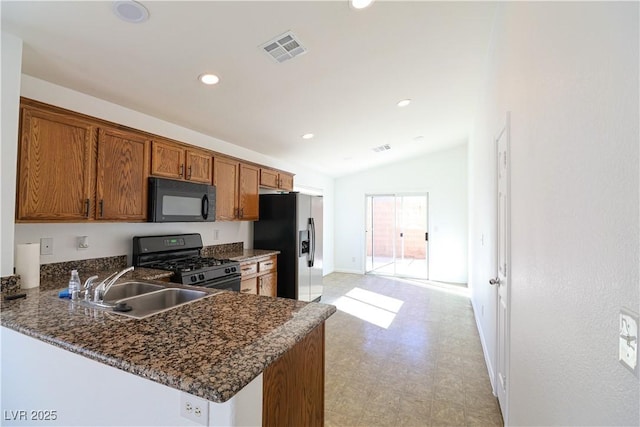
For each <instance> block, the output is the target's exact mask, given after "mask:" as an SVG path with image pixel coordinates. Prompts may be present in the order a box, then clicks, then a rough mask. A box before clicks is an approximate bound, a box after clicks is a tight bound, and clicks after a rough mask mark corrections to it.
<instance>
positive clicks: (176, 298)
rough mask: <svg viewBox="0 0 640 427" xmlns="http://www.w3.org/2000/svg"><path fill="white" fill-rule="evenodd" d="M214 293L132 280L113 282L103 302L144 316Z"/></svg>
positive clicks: (110, 306)
mask: <svg viewBox="0 0 640 427" xmlns="http://www.w3.org/2000/svg"><path fill="white" fill-rule="evenodd" d="M211 295H213V294H211V293H208V292H205V291H199V290H195V289H185V288H173V287H168V286H164V285H159V284H156V283H148V282H139V281H135V282H134V281H131V282H123V283H118V284H115V285H113V286H111V287H110V288H109V290H108V291H107V292H106V293H105V294H104V298H103V304H101V306H102V307H103V308H107V309H110V308H112V309H113V312H115V313H118V314H122V315H124V316H128V317H133V318H136V319H142V318H145V317H148V316H151V315H153V314H158V313H162V312H164V311H167V310H171V309H173V308H176V307H179V306H181V305H184V304H187V303H190V302H193V301H197V300H199V299H202V298H206V297H208V296H211ZM90 304H91V303H90Z"/></svg>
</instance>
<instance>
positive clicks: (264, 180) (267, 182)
mask: <svg viewBox="0 0 640 427" xmlns="http://www.w3.org/2000/svg"><path fill="white" fill-rule="evenodd" d="M260 186H262V187H268V188H276V189H280V190H286V191H293V175H291V174H288V173H285V172H279V171H277V170H274V169H268V168H260Z"/></svg>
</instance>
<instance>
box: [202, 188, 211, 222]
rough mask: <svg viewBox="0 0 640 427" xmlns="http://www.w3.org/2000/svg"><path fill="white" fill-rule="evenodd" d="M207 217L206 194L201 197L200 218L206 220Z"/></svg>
mask: <svg viewBox="0 0 640 427" xmlns="http://www.w3.org/2000/svg"><path fill="white" fill-rule="evenodd" d="M208 217H209V196H207V195H206V194H205V195H204V196H202V218H203V219H207V218H208Z"/></svg>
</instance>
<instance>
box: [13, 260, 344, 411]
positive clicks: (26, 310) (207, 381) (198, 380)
mask: <svg viewBox="0 0 640 427" xmlns="http://www.w3.org/2000/svg"><path fill="white" fill-rule="evenodd" d="M135 271H137V272H138V273H142V269H139V270H138V269H137V270H134V272H135ZM165 285H166V283H165ZM174 285H175V286H178V287H182V286H181V285H176V284H171V286H174ZM198 289H200V290H202V288H198ZM207 291H208V292H210V293H212V296H210V297H207V298H203V299H200V300H197V301H194V302H192V303H189V304H186V305H183V306H180V307H177V308H175V309H172V310H169V311H165V312H163V313H159V314H156V315H153V316H150V317H148V318H145V319H139V320H136V319H131V318H128V317H124V316H121V315H118V314H116V313H113V312H109V311H105V310H101V309H96V308H87V307H86V306H83V305H81V304H79V303H77V302H73V301H70V300H67V299H59V298H58V297H57V294H58V290H48V291H46V290H41V289H39V288H35V289H26V290H23V292H25V293H27V298H26V299H25V298H23V299H18V300H13V301H5V300H2V305H1V309H0V324H1V325H2V326H4V327H7V328H10V329H13V330H15V331H18V332H21V333H23V334H25V335H28V336H31V337H34V338H36V339H39V340H41V341H44V342H47V343H50V344H53V345H55V346H58V347H61V348H63V349H66V350H68V351H71V352H74V353H78V354H80V355H83V356H85V357H88V358H90V359H93V360H96V361H99V362H101V363H104V364H106V365H109V366H113V367H116V368H119V369H122V370H124V371H126V372H129V373H131V374H134V375H138V376H141V377H144V378H147V379H150V380H152V381H156V382H158V383H160V384H164V385H167V386H169V387H173V388H176V389H178V390H181V391H185V392H187V393H191V394H193V395H196V396H199V397H202V398H204V399H207V400H209V401H213V402H225V401H227V400H228V399H230V398H231V397H233V396H234V395H235V394H236V393H237V392H238V391H239V390H240V389H242V388H243V387H244V386H245V385H247V384H248V383H249V382H251V381H252V380H253V379H254V378H255V377H256V376H258V375H259V374H260V373H261V372H262V371H264V369H265V368H266V367H267V366H269V364H270V363H271V362H273V361H275V360H276V359H277V358H278V357H280V356H281V355H282V354H284V353H285V352H286V351H288V350H289V349H290V348H291V347H293V345H294V344H295V343H297V342H298V341H300V340H301V339H302V338H304V337H305V336H306V335H307V334H308V333H309V332H311V331H312V330H313V329H314V328H315V327H316V326H318V325H319V324H321V323H322V322H323V321H325V320H326V319H327V318H328V317H329V316H331V315H332V314H333V313H334V312H335V310H336V309H335V307H334V306H331V305H326V304H320V303H305V302H302V301H296V300H291V299H285V298H270V297H265V296H259V295H247V294H240V293H237V292H229V291H217V290H213V289H209V290H207Z"/></svg>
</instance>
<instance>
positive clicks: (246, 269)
mask: <svg viewBox="0 0 640 427" xmlns="http://www.w3.org/2000/svg"><path fill="white" fill-rule="evenodd" d="M251 269H252V268H251V267H245V268H243V269H242V271H250V270H251Z"/></svg>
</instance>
